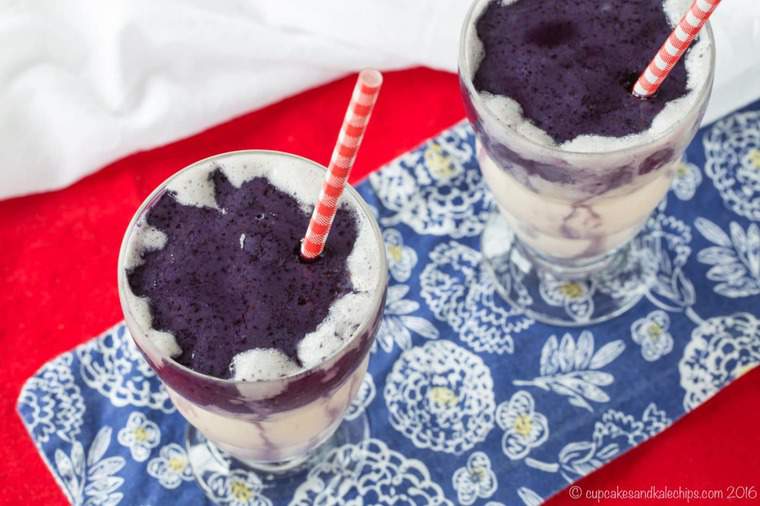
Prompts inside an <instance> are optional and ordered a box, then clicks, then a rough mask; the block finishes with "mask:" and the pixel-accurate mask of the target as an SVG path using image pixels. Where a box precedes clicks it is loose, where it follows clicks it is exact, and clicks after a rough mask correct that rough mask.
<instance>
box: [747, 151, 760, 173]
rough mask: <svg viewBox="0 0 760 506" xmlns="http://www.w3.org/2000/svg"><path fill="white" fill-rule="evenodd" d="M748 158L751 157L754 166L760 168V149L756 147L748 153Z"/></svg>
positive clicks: (750, 160)
mask: <svg viewBox="0 0 760 506" xmlns="http://www.w3.org/2000/svg"><path fill="white" fill-rule="evenodd" d="M747 158H748V159H749V162H750V163H751V164H752V166H753V167H755V168H756V169H760V149H758V148H755V149H753V150H752V151H750V152H749V154H748V155H747Z"/></svg>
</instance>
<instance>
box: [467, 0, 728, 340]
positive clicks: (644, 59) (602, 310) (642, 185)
mask: <svg viewBox="0 0 760 506" xmlns="http://www.w3.org/2000/svg"><path fill="white" fill-rule="evenodd" d="M688 6H689V3H688V2H687V1H686V0H665V1H663V0H579V1H576V2H567V1H565V0H476V1H475V2H474V4H473V5H472V7H471V8H470V11H469V13H468V15H467V17H466V19H465V21H464V26H463V30H462V35H461V41H460V54H459V76H460V83H461V89H462V95H463V97H464V101H465V106H466V110H467V115H468V118H469V120H470V122H471V123H472V125H473V128H474V129H475V133H476V139H477V158H478V162H479V165H480V169H481V172H482V174H483V178H484V180H485V182H486V184H487V185H488V187H489V188H490V190H491V192H492V194H493V196H494V198H495V200H496V202H497V204H498V207H499V210H500V213H499V214H497V215H495V216H493V217H492V219H491V220H490V222H489V223H488V224H487V226H486V228H485V231H484V233H483V236H482V251H483V257H484V263H485V265H486V266H487V267H488V269H489V270H490V271H491V272H493V274H494V277H495V282H496V287H497V289H498V291H499V292H500V293H501V294H502V296H503V297H504V298H506V299H507V300H508V301H509V302H510V303H511V304H513V305H515V306H517V307H520V308H522V309H523V310H524V311H525V313H526V314H528V315H529V316H531V317H533V318H534V319H536V320H538V321H542V322H545V323H551V324H557V325H581V324H582V325H587V324H589V323H595V322H600V321H604V320H607V319H610V318H612V317H615V316H617V315H619V314H621V313H623V312H625V311H626V310H627V309H629V308H630V307H632V306H633V305H634V304H635V303H636V302H637V301H638V300H639V299H640V298H641V297H642V296H643V295H644V294H645V293H646V291H647V289H648V288H649V287H650V286H651V284H652V282H653V279H654V276H655V273H656V265H657V263H658V261H659V259H658V258H656V257H657V255H656V252H653V251H652V248H647V247H645V244H647V241H646V240H645V239H644V238H643V237H642V236H641V235H639V236H638V237H637V234H639V232H640V231H641V230H642V227H643V225H644V224H645V223H646V221H647V219H648V217H649V215H650V214H651V212H652V211H653V210H654V209H655V207H656V206H657V205H658V204H659V203H660V202H661V201H662V200H663V197H664V196H665V194H666V192H667V191H668V188H669V187H670V184H671V181H672V179H673V177H674V175H675V171H676V167H677V164H678V162H679V161H680V159H681V157H682V155H683V152H684V150H685V148H686V146H687V145H688V144H689V142H690V141H691V140H692V138H693V136H694V134H695V133H696V131H697V129H698V128H699V125H700V122H701V120H702V116H703V114H704V111H705V107H706V105H707V101H708V97H709V95H710V90H711V88H712V82H713V69H714V61H715V50H714V44H713V36H712V32H711V30H710V27H709V25H708V26H706V27H705V29H704V30H702V33H701V35H700V36H699V37H698V38H697V39H696V40H695V41H694V43H693V44H692V46H691V48H690V49H689V50H688V52H687V53H686V54H685V55H684V57H683V58H681V60H680V61H679V62H678V64H677V65H676V66H675V68H674V69H673V70H672V72H671V73H670V75H669V76H668V77H667V78H666V79H665V81H664V83H663V85H662V86H661V87H660V89H659V90H658V91H657V93H656V94H655V95H654V96H652V97H649V98H647V99H641V98H638V97H636V96H634V95H633V94H632V88H633V84H634V83H635V81H636V79H637V78H638V76H639V75H640V73H641V72H642V71H643V70H644V69H645V68H646V67H647V64H648V63H649V61H650V60H651V59H652V57H653V56H654V55H655V54H656V53H657V50H658V49H659V47H660V45H661V44H662V43H663V41H664V40H665V39H666V38H667V37H668V35H669V34H670V33H671V32H672V30H673V27H674V26H675V24H676V23H677V22H678V20H679V19H680V17H681V16H682V15H683V14H684V12H686V10H687V9H688ZM642 234H643V232H642Z"/></svg>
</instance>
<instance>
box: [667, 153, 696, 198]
mask: <svg viewBox="0 0 760 506" xmlns="http://www.w3.org/2000/svg"><path fill="white" fill-rule="evenodd" d="M700 183H702V171H700V170H699V167H697V166H696V165H694V164H693V163H688V162H687V161H686V160H681V162H679V163H678V164H676V174H675V177H674V178H673V183H672V184H671V187H670V188H671V189H672V190H673V193H674V194H675V196H676V197H677V198H679V199H680V200H691V199H692V197H694V195H695V194H696V193H697V187H698V186H699V185H700Z"/></svg>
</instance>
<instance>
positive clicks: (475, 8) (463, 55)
mask: <svg viewBox="0 0 760 506" xmlns="http://www.w3.org/2000/svg"><path fill="white" fill-rule="evenodd" d="M492 1H497V0H473V2H472V3H471V4H470V7H469V8H468V9H467V14H465V17H464V21H463V23H462V27H461V29H460V33H459V56H458V61H457V74H458V76H459V82H460V83H461V84H462V85H463V86H464V87H465V88H466V90H467V93H468V94H469V95H470V96H471V97H473V99H472V100H473V101H476V100H477V101H480V100H481V99H480V95H479V93H478V91H477V90H476V89H475V85H474V84H473V82H472V79H471V78H470V76H469V75H466V74H465V73H464V72H463V68H466V69H467V70H471V69H470V68H469V64H470V63H471V62H469V57H468V51H467V40H468V37H467V34H468V29H469V28H470V26H474V25H475V24H474V23H473V18H474V16H476V15H479V14H480V11H481V9H480V7H482V6H484V5H485V4H487V3H490V2H492ZM704 34H707V37H708V42H709V48H708V53H709V60H710V61H709V65H710V71H709V73H708V75H707V79H705V81H704V84H703V85H702V87H701V89H699V90H698V92H697V93H698V94H697V97H696V98H695V100H694V104H693V105H692V107H690V108H689V111H688V112H689V113H691V112H692V111H694V109H695V108H697V107H699V105H700V104H702V103H703V102H704V101H705V98H706V97H707V96H708V95H709V93H710V90H711V89H712V84H713V80H714V76H715V37H714V36H713V31H712V26H711V25H710V22H709V21H708V22H707V23H705V25H704V27H703V31H702V32H701V33H700V37H701V36H702V35H704ZM684 57H685V56H684ZM482 109H483V110H484V111H485V113H484V114H483V115H484V116H486V117H488V118H489V119H491V120H493V121H494V122H496V123H497V124H499V125H502V126H504V129H505V130H508V131H509V132H510V133H511V134H512V135H514V136H515V137H517V138H519V139H520V141H522V142H525V143H527V144H528V145H530V146H532V147H535V148H537V149H538V150H540V151H543V152H549V153H552V154H558V155H560V156H584V157H593V158H596V157H606V156H610V155H619V154H626V153H629V152H634V151H637V150H639V149H641V148H642V147H643V146H646V145H650V144H655V143H657V142H659V141H660V140H662V139H664V138H667V137H668V136H669V135H671V134H672V133H673V132H674V131H676V130H677V129H678V128H679V127H680V126H681V125H682V124H683V123H684V121H686V117H687V116H688V114H684V115H683V116H682V117H681V118H679V119H678V120H677V121H675V122H674V123H673V124H671V125H670V126H669V127H668V128H666V129H665V130H663V131H662V132H660V133H659V134H657V136H656V137H655V138H654V139H647V140H642V141H640V142H636V143H635V144H632V145H630V146H625V147H622V148H618V149H613V150H607V151H571V150H567V149H560V148H559V146H558V145H555V146H548V145H546V144H541V143H539V142H536V141H534V140H532V139H530V138H529V137H526V136H525V135H523V134H521V133H519V132H518V131H517V130H516V129H514V128H512V127H510V126H507V125H504V123H503V122H502V121H501V120H499V118H498V117H496V115H495V114H494V113H493V112H492V111H491V110H490V109H489V108H488V107H485V106H484V107H482ZM477 114H478V115H480V111H478V112H477ZM639 133H641V132H639Z"/></svg>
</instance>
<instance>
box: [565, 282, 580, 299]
mask: <svg viewBox="0 0 760 506" xmlns="http://www.w3.org/2000/svg"><path fill="white" fill-rule="evenodd" d="M559 291H560V293H561V294H562V295H564V296H565V297H567V298H568V299H577V298H579V297H580V296H581V295H583V287H582V286H581V285H580V283H576V282H575V281H571V282H569V283H564V284H562V285H561V286H560V287H559Z"/></svg>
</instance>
